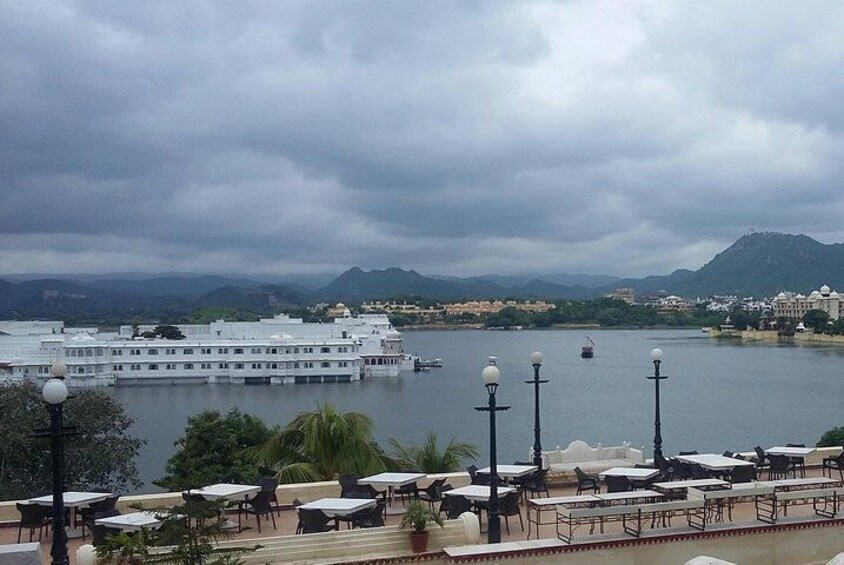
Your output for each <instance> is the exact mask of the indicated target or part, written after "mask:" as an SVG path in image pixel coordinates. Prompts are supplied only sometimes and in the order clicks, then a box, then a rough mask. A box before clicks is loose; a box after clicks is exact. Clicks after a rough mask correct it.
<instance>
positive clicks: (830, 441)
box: [818, 426, 844, 447]
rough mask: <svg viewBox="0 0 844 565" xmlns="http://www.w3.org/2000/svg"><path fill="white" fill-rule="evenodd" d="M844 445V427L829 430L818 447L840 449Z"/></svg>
mask: <svg viewBox="0 0 844 565" xmlns="http://www.w3.org/2000/svg"><path fill="white" fill-rule="evenodd" d="M839 445H844V426H840V427H838V428H832V429H831V430H827V431H825V432H824V434H823V435H822V436H821V439H820V441H818V447H838V446H839Z"/></svg>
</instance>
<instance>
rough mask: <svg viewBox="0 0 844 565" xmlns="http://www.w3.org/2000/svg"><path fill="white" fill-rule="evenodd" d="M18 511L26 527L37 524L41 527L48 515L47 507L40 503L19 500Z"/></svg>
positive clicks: (22, 524) (36, 525)
mask: <svg viewBox="0 0 844 565" xmlns="http://www.w3.org/2000/svg"><path fill="white" fill-rule="evenodd" d="M16 506H17V507H18V512H20V513H21V526H23V527H24V528H26V527H30V526H35V527H36V528H37V527H40V526H41V524H43V523H44V518H46V517H47V511H46V510H47V509H46V507H44V506H41V505H40V504H23V503H21V502H18V503H17V504H16Z"/></svg>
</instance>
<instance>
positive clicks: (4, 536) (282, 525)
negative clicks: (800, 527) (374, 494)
mask: <svg viewBox="0 0 844 565" xmlns="http://www.w3.org/2000/svg"><path fill="white" fill-rule="evenodd" d="M806 475H807V477H815V476H817V477H820V476H821V470H820V469H816V468H808V469H807V470H806ZM550 491H551V496H552V497H553V496H573V495H575V494H576V487H575V486H573V485H568V486H552V487H551V488H550ZM401 509H402V506H401V504H400V503H398V502H396V503H394V505H393V506H392V507H388V515H387V525H397V524H398V523H399V520H400V519H401ZM802 516H806V517H807V518H808V517H809V516H814V515H813V514H812V511H811V507H805V506H803V507H796V508H794V509H793V510H789V520H795V519H800V517H802ZM232 518H233V519H235V520H236V516H234V515H232ZM522 518H523V520H524V531H523V530H522V528H521V526H520V524H519V517H518V516H512V517H510V518H509V523H510V533H509V534H508V533H507V529H506V527H505V521H504V518H503V517H502V519H501V537H502V542H507V541H522V540H525V539H526V538H527V531H528V522H527V515H526V513H525V506H524V505H522ZM547 519H548V520H549V521H551V518H550V516H549V517H548V518H547ZM297 522H298V520H297V516H296V513H295V511H294V510H293V509H292V508H287V509H284V510H282V511H281V516H276V529H273V527H272V523H271V522H269V521H268V520H267V519H266V518H264V519H262V522H261V530H262V532H261V533H260V534H259V533H258V528H257V523H256V520H255V517H254V516H252V517H249V518H246V517H244V526H245V527H244V530H243V531H242V532H240V533H234V534H232V535H231V537H230V538H229V539H233V540H237V539H243V540H247V539H248V540H254V539H260V538H265V537H274V536H279V535H289V534H294V533H295V530H296V525H297ZM678 522H679V520H678ZM732 522H733V523H735V524H738V523H742V526H746V525H748V524H752V523H756V524H759V525H761V524H762V522H758V521H757V520H756V513H755V509H754V506H753V504H752V503H742V504H738V505H736V507H735V509H734V510H733V518H732ZM482 525H483V527H484V529H485V527H486V516H484V517H483V521H482ZM340 527H341V528H345V524H343V523H341V526H340ZM721 527H724V526H721ZM727 527H729V523H727ZM619 532H620V526H619V525H617V524H609V525H607V528H606V532H605V535H604V536H600V537H601V538H603V539H607V537H611V536H613V535H614V534H618V533H619ZM539 533H540V535H539V536H537V535H536V532H535V531H534V532H533V535H532V536H531V537H532V539H537V537H540V538H552V539H554V540H556V539H557V534H556V526H555V524H553V523H552V524H547V525H543V526H541V527H540V532H539ZM17 534H18V530H17V527H16V526H15V527H5V528H0V544H7V543H16V541H17ZM484 537H485V534H484ZM581 538H584V541H585V539H590V536H588V533H587V531H584V532H583V533H582V534H581ZM34 539H35V540H37V533H36V537H35V538H34ZM90 539H91V538H90V535H88V537H87V540H82V539H72V540H69V542H68V548H69V555H70V563H71V564H73V565H75V563H76V549H77V548H78V547H79V546H80V545H82V544H85V543H90ZM591 539H594V538H591ZM27 541H29V539H28V531H27V530H24V531H23V533H22V536H21V542H27ZM50 543H51V538H50V535H47V534H45V536H44V538H43V540H42V542H41V551H42V554H43V563H45V564H49V563H50ZM574 543H577V540H575V542H574Z"/></svg>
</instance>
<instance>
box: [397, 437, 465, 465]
mask: <svg viewBox="0 0 844 565" xmlns="http://www.w3.org/2000/svg"><path fill="white" fill-rule="evenodd" d="M390 445H391V446H392V448H393V449H394V450H395V452H396V454H395V456H394V459H395V461H396V462H397V463H398V466H399V467H400V468H406V469H416V470H418V471H421V472H424V473H451V472H454V471H459V470H461V469H462V468H463V462H464V461H465V460H473V459H476V458H477V457H478V449H477V448H476V447H475V446H474V445H472V444H471V443H465V442H461V441H457V440H456V439H454V438H452V440H451V441H450V442H448V445H446V446H445V448H444V449H442V450H441V449H440V448H439V446H438V445H437V434H436V432H428V435H427V436H426V437H425V441H424V442H423V443H422V444H421V445H410V446H404V445H402V444H401V443H400V442H399V441H398V440H397V439H395V438H390Z"/></svg>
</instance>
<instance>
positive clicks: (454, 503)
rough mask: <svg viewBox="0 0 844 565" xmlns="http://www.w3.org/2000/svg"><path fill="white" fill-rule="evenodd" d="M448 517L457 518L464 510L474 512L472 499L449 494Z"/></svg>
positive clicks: (450, 518)
mask: <svg viewBox="0 0 844 565" xmlns="http://www.w3.org/2000/svg"><path fill="white" fill-rule="evenodd" d="M446 498H448V505H447V508H446V513H445V515H446V518H448V519H449V520H456V519H457V518H458V517H460V515H461V514H463V513H464V512H472V508H473V506H472V501H471V500H469V499H468V498H466V497H465V496H447V497H446Z"/></svg>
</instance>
